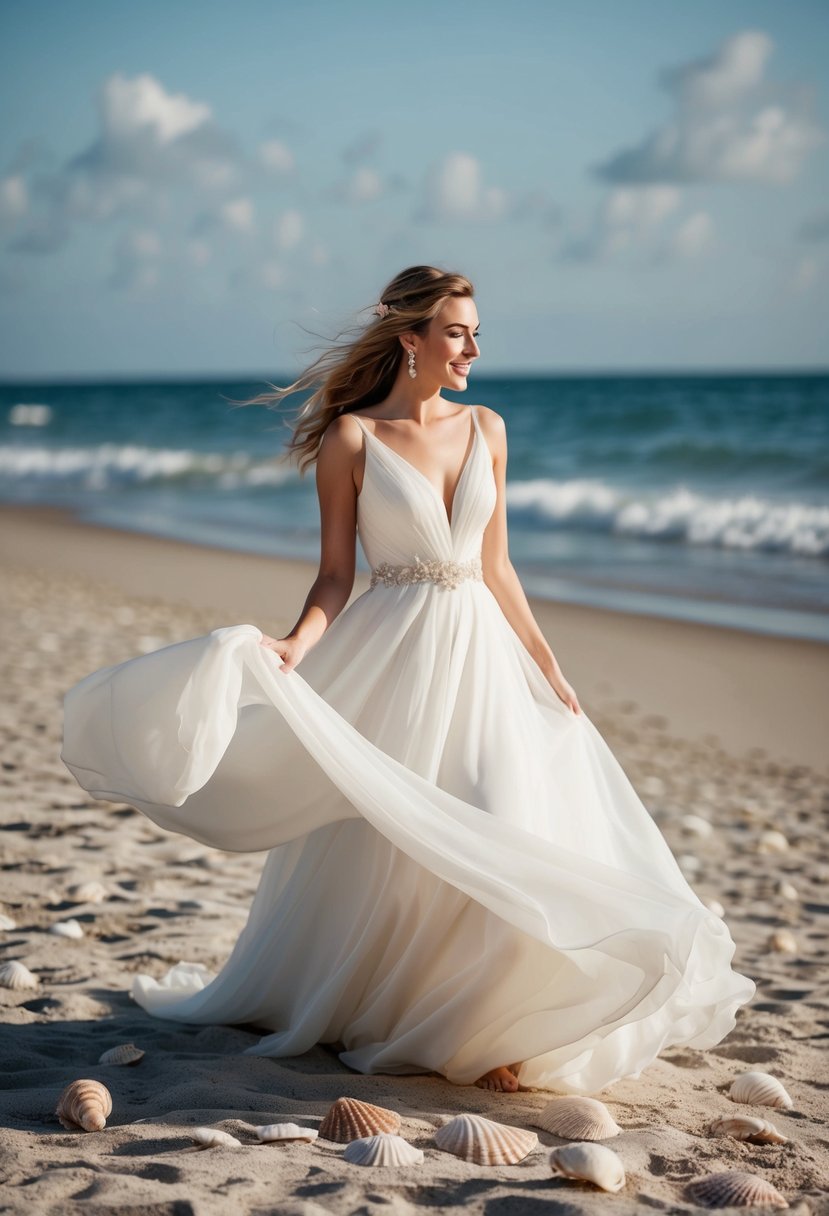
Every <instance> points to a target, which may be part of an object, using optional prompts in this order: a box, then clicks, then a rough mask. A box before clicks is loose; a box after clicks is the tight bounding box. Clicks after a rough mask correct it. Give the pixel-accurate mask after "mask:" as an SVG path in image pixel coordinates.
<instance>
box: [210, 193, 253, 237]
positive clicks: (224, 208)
mask: <svg viewBox="0 0 829 1216" xmlns="http://www.w3.org/2000/svg"><path fill="white" fill-rule="evenodd" d="M219 215H220V216H221V219H222V222H223V223H224V225H225V227H227V228H231V229H232V230H233V231H234V232H252V231H253V226H254V224H253V203H252V202H251V200H250V199H249V198H234V199H230V200H228V202H226V203H222V205H221V207H220V208H219Z"/></svg>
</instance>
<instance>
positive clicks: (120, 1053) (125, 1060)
mask: <svg viewBox="0 0 829 1216" xmlns="http://www.w3.org/2000/svg"><path fill="white" fill-rule="evenodd" d="M143 1058H144V1052H143V1051H142V1050H141V1048H140V1047H136V1046H135V1044H134V1043H119V1044H118V1046H117V1047H110V1049H109V1051H105V1052H104V1053H103V1055H101V1056H99V1057H98V1063H99V1064H118V1065H119V1066H122V1067H123V1066H125V1065H127V1064H137V1063H138V1061H139V1060H143Z"/></svg>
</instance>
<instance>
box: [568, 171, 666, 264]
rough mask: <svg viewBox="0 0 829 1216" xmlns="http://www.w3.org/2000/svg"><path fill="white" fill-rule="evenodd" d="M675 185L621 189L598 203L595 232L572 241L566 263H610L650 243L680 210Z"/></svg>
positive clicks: (570, 239)
mask: <svg viewBox="0 0 829 1216" xmlns="http://www.w3.org/2000/svg"><path fill="white" fill-rule="evenodd" d="M681 197H682V196H681V193H680V191H679V190H677V189H676V187H675V186H638V187H633V186H620V187H617V188H616V189H615V190H611V191H610V192H609V193H608V194H607V195H606V196H605V198H604V199H603V200H602V202H601V203H600V204H599V206H598V208H597V212H596V216H595V218H594V220H593V225H592V229H590V230H589V231H588V232H587V233H585V234H583V235H581V236H578V237H571V238H569V239H568V240H567V241H566V242H565V243H564V245H563V247H562V249H561V251H560V257H561V259H562V260H563V261H580V262H589V261H609V260H611V259H613V258H614V257H616V256H617V255H618V254H620V253H622V252H624V251H625V250H627V249H635V248H637V247H640V246H643V245H646V244H648V242H649V241H650V240H651V239H652V237H653V235H654V234H655V233H657V232H658V230H659V229H660V227H661V225H662V224H663V223H664V221H665V220H666V219H667V217H668V216H669V215H671V214H673V212H674V211H676V209H677V208H678V207H679V205H680V201H681Z"/></svg>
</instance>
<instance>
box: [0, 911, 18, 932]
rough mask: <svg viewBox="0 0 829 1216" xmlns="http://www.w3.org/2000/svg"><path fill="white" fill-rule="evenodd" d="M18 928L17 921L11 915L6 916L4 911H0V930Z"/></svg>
mask: <svg viewBox="0 0 829 1216" xmlns="http://www.w3.org/2000/svg"><path fill="white" fill-rule="evenodd" d="M16 928H17V922H16V921H13V920H12V918H11V917H10V916H5V915H4V914H3V913H2V912H0V930H3V931H6V930H8V929H16Z"/></svg>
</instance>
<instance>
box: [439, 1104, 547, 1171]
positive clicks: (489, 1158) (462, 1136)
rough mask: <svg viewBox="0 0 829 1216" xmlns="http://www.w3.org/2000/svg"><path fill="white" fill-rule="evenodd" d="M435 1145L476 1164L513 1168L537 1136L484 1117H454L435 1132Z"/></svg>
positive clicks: (534, 1145)
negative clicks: (510, 1166)
mask: <svg viewBox="0 0 829 1216" xmlns="http://www.w3.org/2000/svg"><path fill="white" fill-rule="evenodd" d="M435 1144H436V1145H437V1146H438V1148H440V1149H443V1151H444V1152H445V1153H453V1154H454V1155H455V1156H456V1157H462V1158H463V1160H464V1161H474V1162H475V1164H476V1165H516V1164H517V1163H518V1162H519V1161H523V1160H524V1158H525V1157H526V1156H527V1154H528V1153H531V1152H532V1151H533V1149H534V1148H535V1147H536V1146H537V1144H538V1136H537V1135H536V1133H535V1132H530V1131H526V1130H525V1129H524V1128H523V1127H509V1126H508V1125H507V1124H505V1123H496V1122H495V1121H494V1120H493V1119H485V1118H484V1117H483V1115H456V1116H455V1117H454V1119H450V1120H449V1121H448V1122H447V1123H444V1125H443V1127H439V1128H438V1130H437V1131H436V1132H435Z"/></svg>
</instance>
